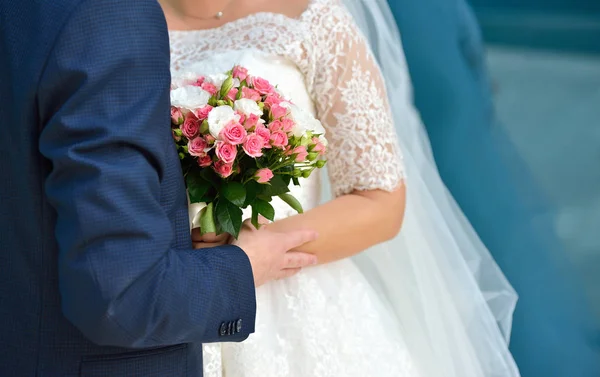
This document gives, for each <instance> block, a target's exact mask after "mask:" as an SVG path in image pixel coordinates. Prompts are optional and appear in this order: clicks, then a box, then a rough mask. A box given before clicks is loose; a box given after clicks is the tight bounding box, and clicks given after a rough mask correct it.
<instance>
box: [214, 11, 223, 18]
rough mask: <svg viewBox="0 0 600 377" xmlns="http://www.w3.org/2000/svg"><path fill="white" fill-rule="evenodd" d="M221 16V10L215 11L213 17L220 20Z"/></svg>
mask: <svg viewBox="0 0 600 377" xmlns="http://www.w3.org/2000/svg"><path fill="white" fill-rule="evenodd" d="M221 17H223V12H217V14H215V18H216V19H217V20H220V19H221Z"/></svg>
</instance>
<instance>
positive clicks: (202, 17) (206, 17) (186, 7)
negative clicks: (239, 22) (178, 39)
mask: <svg viewBox="0 0 600 377" xmlns="http://www.w3.org/2000/svg"><path fill="white" fill-rule="evenodd" d="M158 1H159V3H160V5H161V7H162V9H163V12H164V13H165V17H166V19H167V23H168V25H169V29H205V28H211V27H216V26H219V25H220V24H222V23H224V22H227V21H230V20H229V18H230V17H229V16H230V13H229V14H228V12H227V11H228V10H229V9H233V8H232V7H231V6H232V5H234V3H236V2H238V1H240V0H220V1H212V0H158ZM219 12H223V17H221V18H217V17H216V15H217V13H219Z"/></svg>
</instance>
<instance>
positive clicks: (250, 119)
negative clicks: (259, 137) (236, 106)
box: [244, 114, 259, 130]
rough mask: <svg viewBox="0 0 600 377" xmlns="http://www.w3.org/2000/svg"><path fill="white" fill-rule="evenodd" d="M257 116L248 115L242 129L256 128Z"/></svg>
mask: <svg viewBox="0 0 600 377" xmlns="http://www.w3.org/2000/svg"><path fill="white" fill-rule="evenodd" d="M258 120H259V118H258V115H256V114H250V115H249V116H248V119H246V120H245V121H244V128H246V129H247V130H249V129H251V128H252V127H254V126H256V124H257V123H258Z"/></svg>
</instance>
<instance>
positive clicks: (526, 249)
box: [389, 0, 600, 377]
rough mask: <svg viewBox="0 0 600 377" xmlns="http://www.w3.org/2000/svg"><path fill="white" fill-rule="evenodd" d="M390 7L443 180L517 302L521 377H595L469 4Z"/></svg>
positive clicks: (594, 350) (599, 365) (402, 0)
mask: <svg viewBox="0 0 600 377" xmlns="http://www.w3.org/2000/svg"><path fill="white" fill-rule="evenodd" d="M389 4H390V7H391V8H392V11H393V12H394V16H395V18H396V22H397V23H398V27H399V29H400V32H401V34H402V40H403V45H404V50H405V53H406V58H407V61H408V65H409V70H410V74H411V78H412V81H413V85H414V93H415V104H416V106H417V108H418V109H419V111H420V113H421V116H422V119H423V121H424V123H425V126H426V128H427V132H428V134H429V137H430V140H431V144H432V149H433V152H434V155H435V159H436V162H437V165H438V167H439V171H440V174H441V176H442V178H443V180H444V182H445V183H446V185H447V186H448V188H449V190H450V191H451V192H452V194H453V196H454V197H455V198H456V200H457V202H458V203H459V204H460V206H461V208H462V210H463V211H464V213H465V214H466V216H467V217H468V218H469V220H470V222H471V223H472V224H473V226H474V227H475V229H476V230H477V232H478V234H479V236H480V237H481V239H482V240H483V242H484V243H485V244H486V245H487V247H488V248H489V250H490V251H491V253H492V254H493V256H494V258H495V259H496V261H497V262H498V264H499V265H500V267H501V268H502V270H503V271H504V273H505V274H506V276H507V277H508V279H509V280H510V282H511V283H512V285H513V286H514V287H515V289H516V290H517V292H518V294H519V302H518V303H517V309H516V312H515V317H514V326H513V333H512V338H511V351H512V352H513V355H514V357H515V360H516V361H517V363H518V365H519V368H520V370H521V373H522V376H523V377H598V376H600V349H599V344H598V339H597V338H596V339H595V335H594V330H593V328H592V327H591V318H590V311H589V308H588V307H587V305H586V303H585V302H584V301H583V300H582V297H581V290H580V289H578V288H577V286H576V282H575V279H574V277H573V275H572V272H571V271H569V269H568V268H567V267H566V266H567V265H568V263H566V255H565V250H564V249H563V248H562V246H561V245H560V244H559V241H558V239H557V237H556V236H555V234H554V230H553V227H552V224H551V223H550V222H549V221H548V216H547V213H548V208H547V206H546V203H545V202H544V200H543V198H542V196H541V195H540V194H539V191H537V189H536V188H535V185H534V182H532V179H531V176H530V174H529V173H528V172H527V171H525V169H523V168H522V167H523V163H522V161H519V159H518V157H517V153H516V151H515V148H514V147H513V145H512V144H511V143H510V141H509V139H508V137H507V135H506V134H505V133H504V130H503V128H502V127H499V126H498V125H497V124H496V123H495V120H494V115H493V110H492V98H491V94H490V90H489V85H488V84H489V83H488V76H487V72H486V68H485V62H484V52H483V43H482V41H481V38H480V33H479V28H478V25H477V22H476V20H475V18H474V17H473V15H472V13H471V10H470V9H469V7H468V5H467V4H466V2H465V0H451V1H448V0H420V1H414V0H393V1H392V0H390V1H389ZM557 174H560V173H557Z"/></svg>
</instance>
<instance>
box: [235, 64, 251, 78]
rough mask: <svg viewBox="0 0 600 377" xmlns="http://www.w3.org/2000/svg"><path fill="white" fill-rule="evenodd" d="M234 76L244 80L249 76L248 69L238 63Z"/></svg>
mask: <svg viewBox="0 0 600 377" xmlns="http://www.w3.org/2000/svg"><path fill="white" fill-rule="evenodd" d="M232 76H233V77H234V78H236V79H239V80H240V81H244V80H246V77H248V70H247V69H246V68H244V67H241V66H239V65H236V66H235V67H233V72H232Z"/></svg>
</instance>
